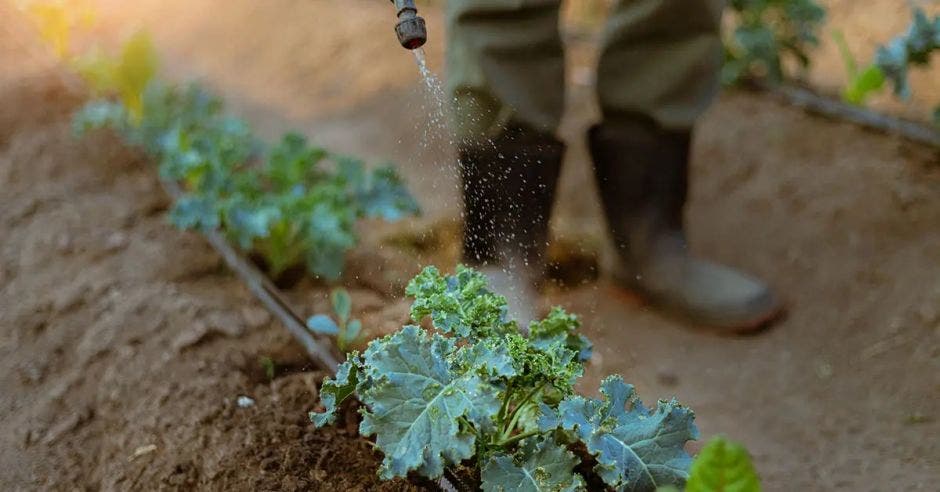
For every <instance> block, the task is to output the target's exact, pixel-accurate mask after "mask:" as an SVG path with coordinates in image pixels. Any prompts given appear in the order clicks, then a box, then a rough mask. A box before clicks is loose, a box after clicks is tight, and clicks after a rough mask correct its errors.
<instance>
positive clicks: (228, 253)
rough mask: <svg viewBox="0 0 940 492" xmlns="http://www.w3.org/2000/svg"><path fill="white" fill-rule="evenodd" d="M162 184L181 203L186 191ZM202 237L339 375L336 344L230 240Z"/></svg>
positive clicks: (316, 358) (321, 363)
mask: <svg viewBox="0 0 940 492" xmlns="http://www.w3.org/2000/svg"><path fill="white" fill-rule="evenodd" d="M160 183H161V184H163V188H164V189H165V190H166V192H167V193H168V194H169V195H170V196H171V197H173V199H174V200H177V201H178V200H179V199H180V198H182V197H183V195H184V193H183V190H182V189H181V188H180V186H179V184H177V183H176V182H173V181H168V180H163V179H161V180H160ZM202 233H203V236H205V238H206V239H207V240H208V241H209V244H211V245H212V247H213V248H215V250H216V251H217V252H218V253H219V254H220V255H222V259H224V260H225V263H226V264H227V265H228V266H229V268H231V269H232V270H233V271H234V272H235V273H236V274H237V275H238V276H239V277H240V278H241V279H242V281H243V282H244V283H245V286H246V287H248V290H250V291H251V293H252V294H254V296H255V297H256V298H257V299H258V300H259V301H261V303H262V304H264V307H266V308H267V309H268V311H270V312H271V314H273V315H274V316H275V317H277V319H278V320H279V321H280V322H281V324H283V325H284V327H285V328H287V331H289V332H290V334H291V335H293V337H294V339H295V340H297V342H298V343H300V345H301V346H302V347H303V348H304V350H305V351H306V352H307V355H309V356H310V360H312V361H313V363H314V364H316V366H317V368H318V369H321V370H323V371H327V372H329V373H330V374H331V375H333V374H336V367H337V366H339V360H338V359H337V358H336V356H335V355H333V352H332V351H331V350H330V349H329V348H328V347H332V345H333V342H332V341H331V340H330V339H329V338H326V337H322V336H314V334H313V333H311V332H310V330H308V329H307V326H306V323H305V322H304V321H303V317H301V316H300V315H298V314H297V312H296V311H294V309H293V308H291V306H290V304H289V303H288V302H287V300H286V299H285V298H284V295H283V294H282V293H281V291H280V290H279V289H278V288H277V287H276V286H275V285H274V284H273V283H272V282H271V281H270V280H269V279H268V278H267V277H266V276H265V275H264V274H263V273H261V271H260V270H258V267H256V266H255V265H254V264H252V263H251V262H250V261H248V259H246V258H245V257H244V256H243V255H241V254H240V253H239V252H237V251H236V250H235V249H234V248H232V246H231V245H230V244H229V243H228V240H226V239H225V237H223V236H222V234H220V233H219V231H218V230H215V229H213V230H210V231H202Z"/></svg>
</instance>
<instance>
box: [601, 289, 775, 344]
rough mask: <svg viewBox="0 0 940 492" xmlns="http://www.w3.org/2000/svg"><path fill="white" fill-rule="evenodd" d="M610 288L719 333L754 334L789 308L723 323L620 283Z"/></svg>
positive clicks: (622, 296)
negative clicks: (658, 299) (660, 300)
mask: <svg viewBox="0 0 940 492" xmlns="http://www.w3.org/2000/svg"><path fill="white" fill-rule="evenodd" d="M610 289H611V290H612V291H613V292H614V297H619V298H620V299H621V300H623V301H625V302H626V303H628V304H632V305H635V306H651V307H653V308H655V309H656V310H658V311H659V312H660V313H662V314H664V315H667V316H669V317H671V318H676V319H678V320H680V321H682V322H684V323H688V324H692V325H694V326H693V327H694V329H696V330H697V331H705V332H710V333H715V334H718V335H729V336H734V335H752V334H757V333H760V332H762V331H764V330H767V329H769V328H770V327H771V326H773V325H774V324H775V323H777V322H779V321H782V320H783V319H784V318H785V317H786V314H787V308H786V306H785V305H784V304H783V303H779V304H778V305H776V306H774V307H773V309H771V310H769V311H768V312H767V313H762V314H760V315H759V316H755V317H754V318H753V319H748V320H744V321H741V322H735V323H723V322H721V321H717V320H712V321H709V320H702V319H701V317H700V316H696V315H695V314H693V313H689V312H688V311H687V310H684V309H681V308H677V307H676V306H674V305H672V304H670V303H667V302H658V301H657V300H656V299H655V298H654V297H652V296H650V295H647V294H645V293H643V292H642V291H640V290H637V289H631V288H629V287H626V286H623V285H619V284H618V283H616V282H611V284H610Z"/></svg>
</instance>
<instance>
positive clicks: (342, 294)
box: [330, 288, 352, 324]
mask: <svg viewBox="0 0 940 492" xmlns="http://www.w3.org/2000/svg"><path fill="white" fill-rule="evenodd" d="M330 302H332V304H333V312H334V313H336V317H337V318H339V322H340V323H341V324H346V323H347V322H348V321H349V314H350V312H351V311H352V298H350V297H349V292H347V291H346V289H343V288H336V289H333V292H332V293H330Z"/></svg>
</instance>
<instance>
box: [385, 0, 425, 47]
mask: <svg viewBox="0 0 940 492" xmlns="http://www.w3.org/2000/svg"><path fill="white" fill-rule="evenodd" d="M392 3H394V4H395V11H396V12H397V13H398V24H397V25H395V34H397V35H398V42H399V43H401V45H402V46H404V47H405V49H409V50H413V49H416V48H420V47H422V46H424V43H425V42H426V41H427V40H428V28H427V27H426V26H425V25H424V19H423V18H421V16H419V15H418V7H415V2H414V0H392Z"/></svg>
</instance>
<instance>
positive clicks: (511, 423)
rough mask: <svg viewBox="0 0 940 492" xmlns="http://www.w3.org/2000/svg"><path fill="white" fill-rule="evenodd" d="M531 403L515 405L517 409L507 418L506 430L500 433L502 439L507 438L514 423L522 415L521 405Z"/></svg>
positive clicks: (526, 405) (525, 405)
mask: <svg viewBox="0 0 940 492" xmlns="http://www.w3.org/2000/svg"><path fill="white" fill-rule="evenodd" d="M530 405H531V403H525V404H522V405H519V406H518V407H516V409H517V411H515V412H513V413H512V418H510V420H509V425H507V426H506V430H505V431H504V432H503V434H502V435H501V437H502V439H508V438H509V436H510V435H511V434H512V431H513V430H514V429H515V428H516V424H517V423H518V422H519V417H521V416H522V411H521V409H522V407H528V406H530Z"/></svg>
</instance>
